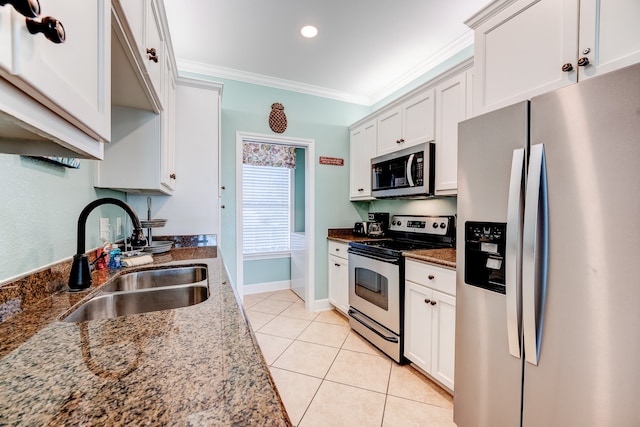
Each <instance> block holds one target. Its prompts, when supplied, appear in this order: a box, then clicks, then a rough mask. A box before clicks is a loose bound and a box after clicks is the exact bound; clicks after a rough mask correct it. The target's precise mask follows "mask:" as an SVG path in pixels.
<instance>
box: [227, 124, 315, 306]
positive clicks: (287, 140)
mask: <svg viewBox="0 0 640 427" xmlns="http://www.w3.org/2000/svg"><path fill="white" fill-rule="evenodd" d="M245 139H249V140H252V141H256V142H264V143H265V144H276V145H287V146H293V147H300V148H304V153H305V181H304V192H305V204H304V210H305V213H304V232H305V245H306V248H305V249H306V250H305V253H306V259H305V267H306V268H305V271H306V289H305V296H306V299H305V303H304V305H305V308H306V309H307V311H314V310H315V307H314V306H315V263H314V259H315V228H314V224H315V161H314V160H315V140H313V139H304V138H293V137H286V136H273V135H263V134H258V133H250V132H241V131H237V132H236V281H237V283H236V290H237V291H238V295H239V296H240V297H242V296H243V295H244V272H243V267H244V256H243V254H242V209H243V206H242V141H243V140H245Z"/></svg>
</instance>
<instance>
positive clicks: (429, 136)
mask: <svg viewBox="0 0 640 427" xmlns="http://www.w3.org/2000/svg"><path fill="white" fill-rule="evenodd" d="M434 123H435V96H434V91H433V89H429V90H425V91H424V92H422V93H419V94H418V95H416V96H414V97H413V98H411V99H409V100H408V101H406V102H404V103H403V104H402V139H404V141H403V145H404V147H405V148H406V147H411V146H413V145H417V144H420V143H422V142H428V141H433V139H434V138H435V135H434Z"/></svg>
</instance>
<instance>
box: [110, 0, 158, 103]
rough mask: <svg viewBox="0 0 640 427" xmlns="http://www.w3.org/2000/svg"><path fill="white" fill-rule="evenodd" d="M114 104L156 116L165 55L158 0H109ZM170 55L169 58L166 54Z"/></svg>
mask: <svg viewBox="0 0 640 427" xmlns="http://www.w3.org/2000/svg"><path fill="white" fill-rule="evenodd" d="M113 20H114V25H113V31H114V44H116V43H117V45H115V46H114V49H113V51H114V52H113V74H114V105H118V106H123V107H129V108H139V109H146V110H150V111H154V112H156V113H159V112H160V111H162V110H163V108H164V102H165V101H166V99H167V98H166V96H165V94H164V93H163V90H164V87H163V84H165V80H164V78H163V74H164V70H163V67H164V63H165V56H167V55H169V46H168V45H167V44H168V40H167V37H166V36H165V35H166V34H167V32H168V31H167V30H165V25H163V23H164V22H165V18H164V7H163V3H162V1H161V0H113ZM169 56H170V55H169Z"/></svg>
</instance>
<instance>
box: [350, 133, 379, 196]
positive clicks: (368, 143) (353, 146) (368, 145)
mask: <svg viewBox="0 0 640 427" xmlns="http://www.w3.org/2000/svg"><path fill="white" fill-rule="evenodd" d="M376 137H377V124H376V121H375V120H371V121H370V122H367V123H365V124H363V125H362V126H359V127H357V128H355V129H353V130H352V131H351V140H350V147H349V152H350V156H349V157H350V159H349V166H350V169H349V195H350V198H351V200H371V199H372V197H371V159H372V158H373V157H375V156H376Z"/></svg>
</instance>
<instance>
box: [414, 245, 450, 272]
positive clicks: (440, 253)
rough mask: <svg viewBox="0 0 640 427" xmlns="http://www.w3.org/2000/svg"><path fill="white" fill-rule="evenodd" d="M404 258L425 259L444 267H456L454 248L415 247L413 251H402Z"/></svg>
mask: <svg viewBox="0 0 640 427" xmlns="http://www.w3.org/2000/svg"><path fill="white" fill-rule="evenodd" d="M402 255H404V257H405V258H408V259H409V258H410V259H416V260H419V261H426V262H430V263H433V264H438V265H442V266H444V267H449V268H453V269H455V268H456V250H455V248H445V249H416V250H413V251H406V252H403V253H402Z"/></svg>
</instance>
